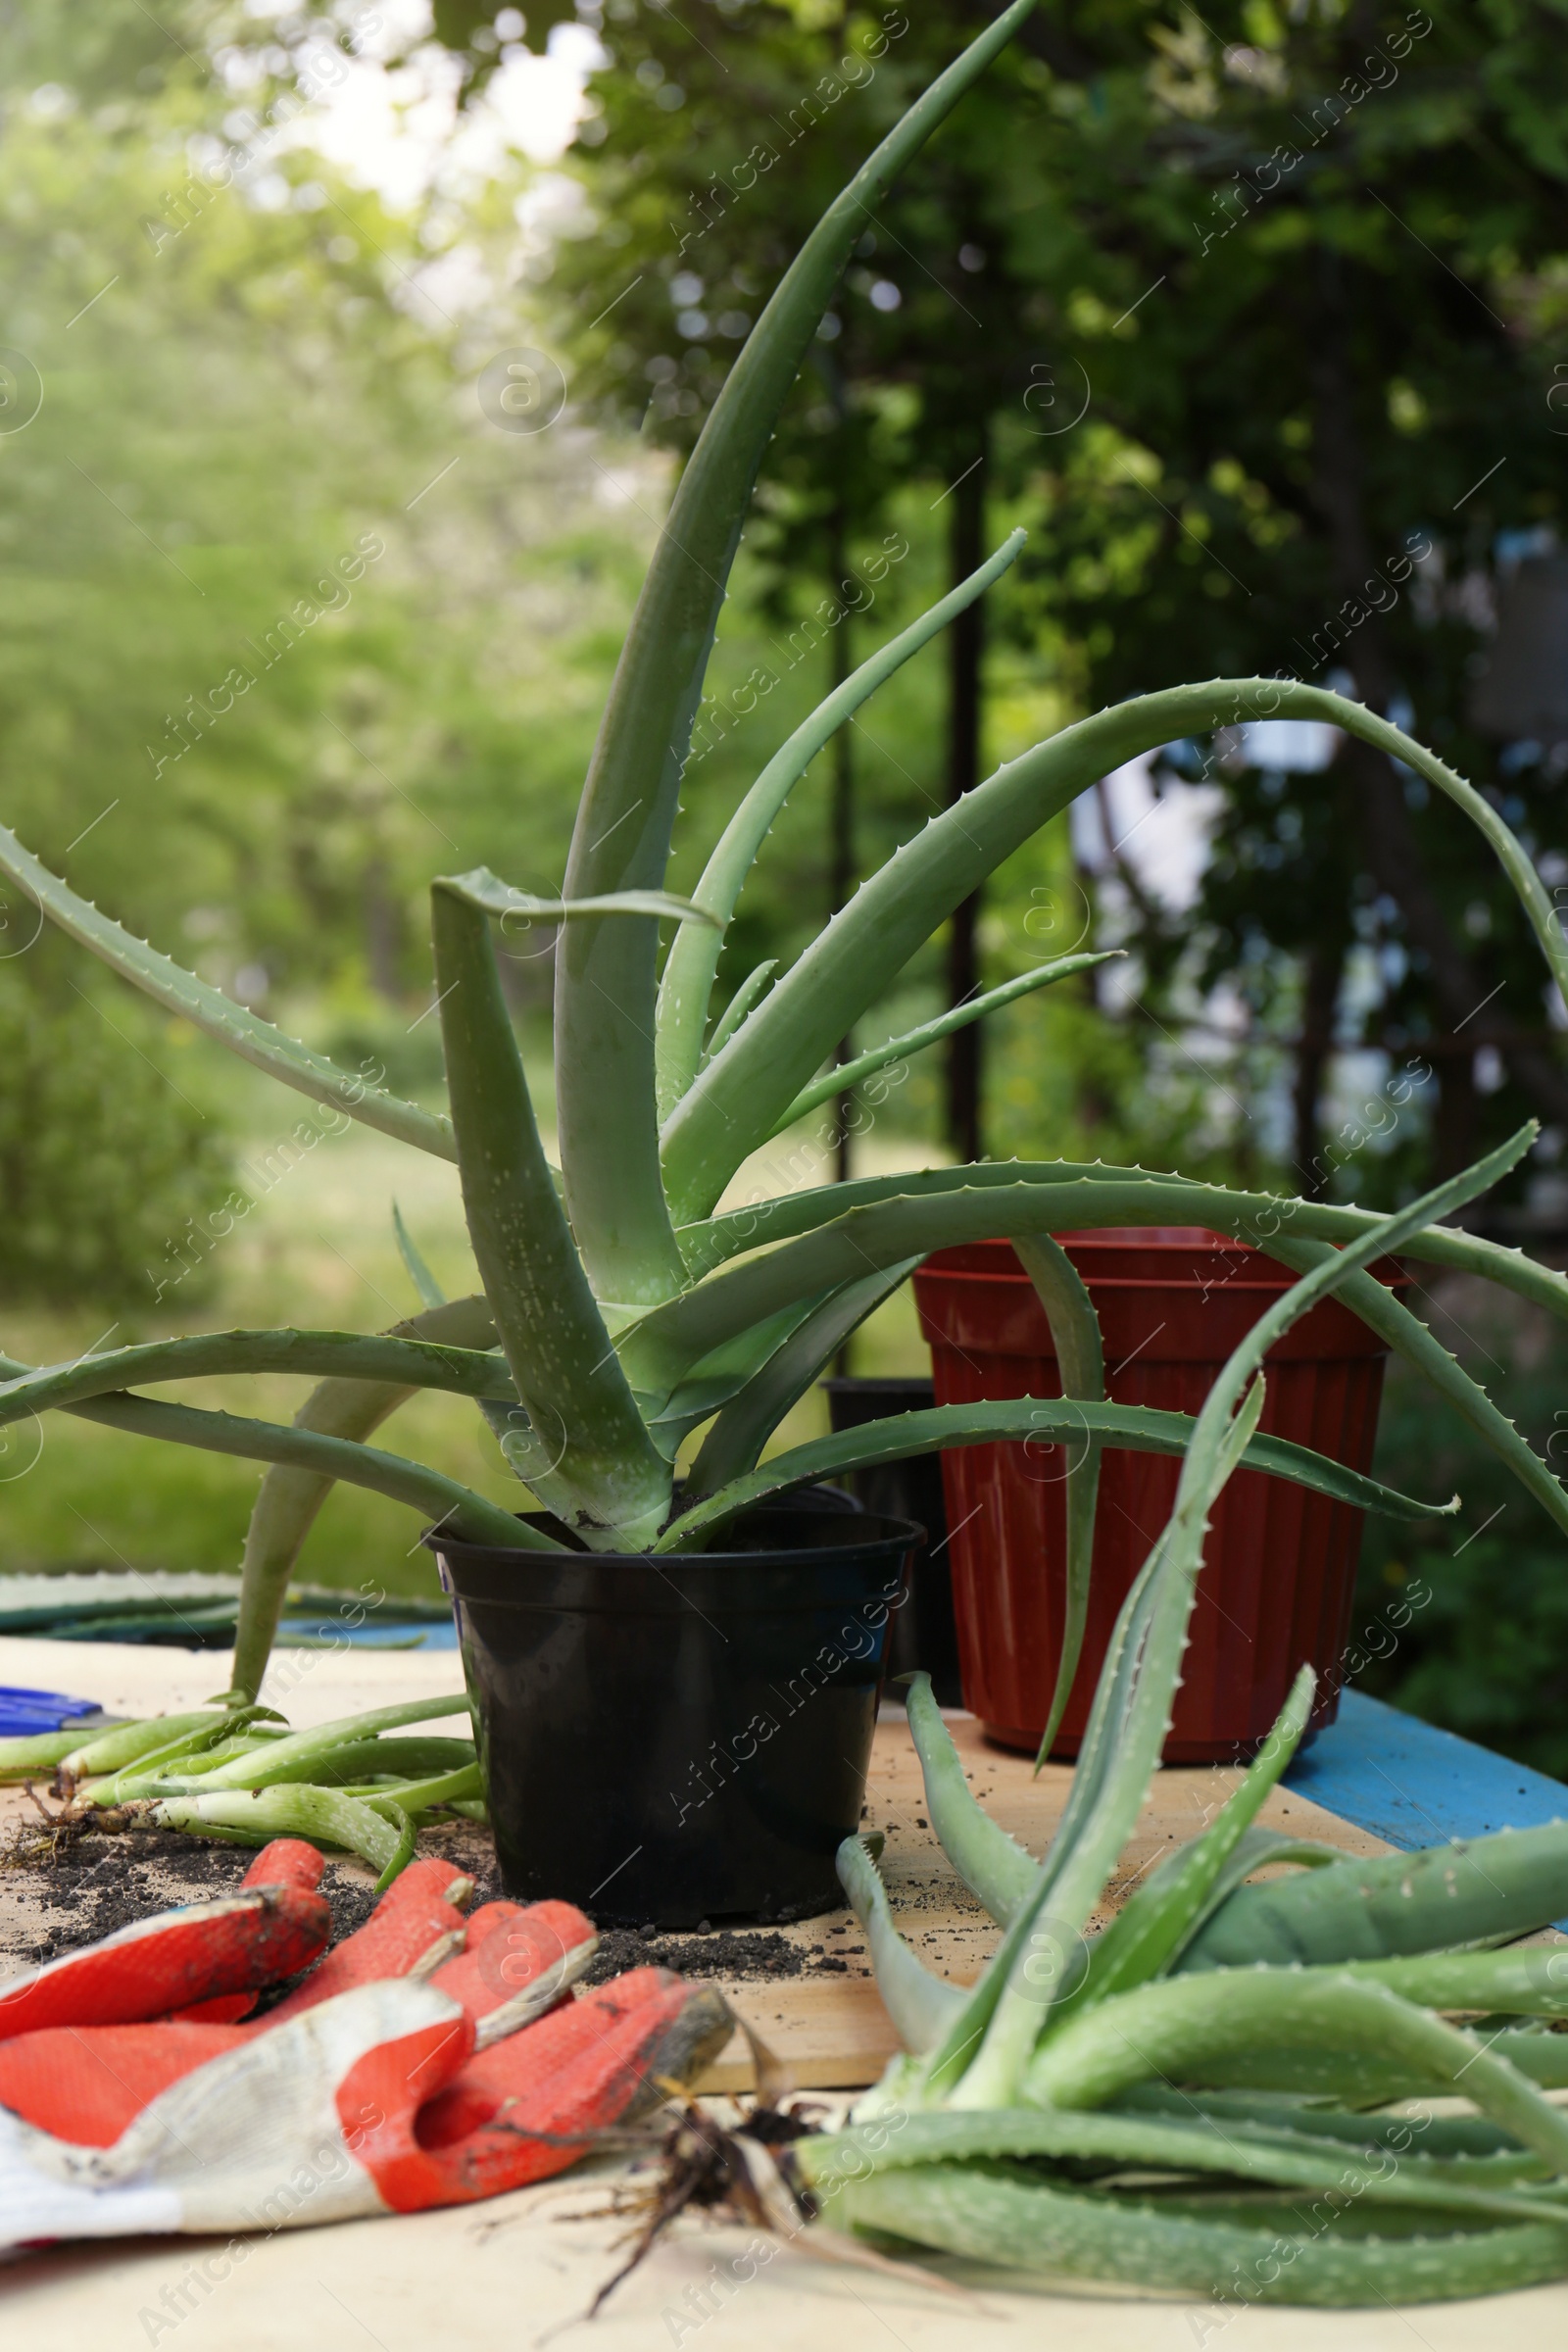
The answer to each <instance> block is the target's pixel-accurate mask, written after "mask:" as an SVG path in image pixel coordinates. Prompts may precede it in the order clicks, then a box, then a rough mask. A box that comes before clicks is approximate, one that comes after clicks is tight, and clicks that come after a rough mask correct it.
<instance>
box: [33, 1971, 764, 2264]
mask: <svg viewBox="0 0 1568 2352" xmlns="http://www.w3.org/2000/svg"><path fill="white" fill-rule="evenodd" d="M493 1934H494V1935H495V1936H496V1940H498V1941H499V1940H500V1933H499V1931H493ZM489 2014H490V2015H491V2016H492V2017H493V2016H494V2015H496V2014H497V2013H496V2012H495V2011H493V2010H492V2011H491V2012H490V2013H489ZM731 2022H732V2021H731V2020H730V2017H729V2014H728V2012H727V2011H726V2009H725V2008H724V2005H723V2003H722V2001H721V2000H720V1999H719V1997H718V1995H717V1994H716V1993H715V1992H713V1991H711V1989H707V1988H704V1987H700V1986H687V1985H682V1984H681V1983H680V1982H679V1981H678V1980H676V1979H674V1978H671V1977H667V1976H665V1975H663V1974H662V1972H661V1971H659V1970H655V1969H637V1970H634V1971H632V1972H631V1974H630V1975H628V1976H625V1977H622V1978H620V1979H618V1980H617V1981H616V1982H615V1983H614V1984H612V1985H601V1986H600V1987H599V1988H598V1989H597V1990H596V1991H594V1992H591V1993H587V1994H584V1995H583V1997H582V1998H581V1999H579V2000H573V2001H570V2002H568V2003H567V2004H565V2005H564V2006H563V2007H562V2008H559V2009H557V2010H555V2011H554V2012H552V2014H550V2015H549V2016H547V2017H544V2018H542V2019H540V2020H539V2021H538V2022H537V2023H535V2024H532V2025H529V2026H527V2027H525V2028H524V2029H523V2030H522V2031H521V2032H519V2033H517V2034H515V2035H514V2036H512V2037H511V2038H510V2039H507V2040H504V2041H500V2042H498V2043H496V2044H495V2045H494V2046H493V2047H492V2048H490V2049H487V2050H484V2051H478V2052H476V2051H475V2041H476V2036H477V2033H478V2032H479V2031H480V2029H478V2028H476V2027H475V2026H474V2024H473V2023H472V2021H471V2019H470V2018H469V2017H468V2016H467V2014H466V2012H465V2010H463V2009H462V2008H460V2007H459V2006H458V2004H457V2003H456V2002H455V2001H454V2000H452V1999H451V1998H450V1997H449V1996H448V1995H447V1994H446V1993H444V1992H443V1991H441V1990H440V1988H439V1987H438V1986H437V1985H435V1984H434V1983H433V1982H429V1983H427V1982H418V1981H417V1980H409V1979H403V1980H393V1981H383V1982H377V1983H372V1984H367V1985H356V1986H355V1987H354V1988H353V1989H352V1990H350V1991H347V1992H343V1993H340V1994H338V1995H337V1996H336V1997H335V1998H334V1999H331V2000H327V2001H322V2002H320V2003H319V2004H318V2005H317V2006H316V2007H315V2008H314V2009H310V2010H307V2011H305V2012H303V2013H302V2014H300V2015H299V2016H296V2017H294V2018H292V2019H290V2020H289V2021H288V2022H287V2023H286V2024H285V2025H282V2026H280V2027H278V2028H277V2029H276V2031H275V2032H255V2033H248V2034H247V2033H240V2034H238V2035H237V2037H236V2040H235V2043H234V2046H232V2047H230V2048H229V2049H227V2050H225V2051H224V2052H223V2053H222V2054H221V2056H218V2057H215V2058H214V2059H212V2060H211V2061H210V2062H209V2063H208V2064H207V2065H205V2066H201V2067H198V2068H196V2069H195V2070H194V2071H193V2072H191V2073H190V2074H188V2075H186V2076H185V2077H184V2078H183V2080H181V2081H179V2082H172V2083H171V2084H170V2085H169V2087H168V2088H167V2089H166V2090H164V2091H162V2092H161V2093H160V2094H159V2096H158V2097H156V2098H155V2099H153V2100H152V2101H151V2102H150V2103H149V2105H148V2106H147V2107H146V2108H145V2109H144V2110H143V2111H142V2113H141V2114H140V2115H139V2116H137V2117H136V2118H135V2119H134V2120H133V2121H132V2122H131V2124H130V2125H129V2126H128V2128H127V2129H126V2130H125V2131H124V2132H123V2134H122V2135H121V2137H120V2138H119V2139H118V2140H117V2141H116V2143H115V2144H114V2145H113V2146H112V2147H109V2148H103V2149H93V2150H88V2149H84V2148H72V2147H70V2146H68V2145H66V2144H65V2143H64V2142H62V2141H61V2140H59V2139H57V2138H52V2137H50V2136H49V2135H47V2134H45V2133H43V2132H37V2131H31V2130H29V2128H28V2127H27V2125H25V2123H22V2122H20V2121H19V2120H18V2119H17V2118H16V2117H15V2116H12V2115H8V2114H6V2113H5V2112H4V2111H0V2248H3V2247H6V2246H18V2245H27V2244H38V2243H40V2242H44V2241H47V2240H50V2239H56V2238H66V2237H89V2236H90V2237H108V2236H116V2235H135V2234H138V2233H140V2232H143V2231H147V2230H190V2231H209V2230H220V2231H223V2232H225V2233H227V2232H229V2231H233V2230H238V2229H281V2228H288V2227H299V2226H301V2225H305V2224H312V2223H318V2222H331V2221H343V2220H347V2219H350V2218H352V2217H354V2216H358V2215H369V2214H377V2213H387V2212H397V2213H409V2212H416V2211H419V2210H421V2209H423V2208H424V2207H427V2206H432V2205H450V2204H462V2203H466V2202H467V2201H469V2200H471V2199H473V2198H476V2197H483V2196H492V2195H495V2194H496V2193H497V2192H498V2191H499V2190H502V2189H508V2188H516V2187H520V2186H522V2185H523V2184H524V2183H526V2182H529V2181H534V2180H545V2179H547V2178H548V2177H549V2176H550V2175H552V2174H555V2173H559V2172H562V2171H564V2169H565V2167H566V2166H568V2165H569V2164H571V2163H572V2162H573V2161H574V2160H575V2159H576V2158H577V2157H578V2156H579V2155H581V2154H582V2153H583V2152H584V2151H585V2150H586V2149H587V2148H589V2147H591V2146H593V2145H594V2144H595V2141H596V2138H597V2136H598V2134H599V2133H601V2132H602V2131H604V2130H605V2129H606V2128H607V2127H608V2126H611V2125H613V2124H616V2123H620V2122H624V2121H626V2120H627V2119H628V2118H630V2117H632V2116H634V2115H635V2114H637V2113H638V2112H640V2111H641V2109H642V2108H643V2107H644V2106H646V2105H648V2104H650V2103H653V2102H657V2100H658V2099H660V2098H661V2097H662V2096H663V2095H664V2094H665V2092H666V2091H667V2090H668V2089H669V2087H670V2086H671V2083H672V2081H689V2080H691V2079H693V2078H694V2077H695V2076H696V2075H697V2074H698V2073H699V2071H700V2069H701V2066H702V2064H703V2062H704V2060H705V2058H706V2057H707V2056H708V2055H710V2054H711V2052H713V2051H715V2050H716V2049H717V2047H718V2046H719V2044H720V2043H721V2042H722V2041H723V2040H725V2039H727V2037H728V2034H729V2031H730V2026H731ZM196 2030H197V2029H192V2028H188V2027H173V2028H172V2029H165V2031H173V2032H175V2033H188V2032H192V2031H196ZM219 2030H220V2031H222V2029H219ZM229 2031H230V2032H232V2029H229Z"/></svg>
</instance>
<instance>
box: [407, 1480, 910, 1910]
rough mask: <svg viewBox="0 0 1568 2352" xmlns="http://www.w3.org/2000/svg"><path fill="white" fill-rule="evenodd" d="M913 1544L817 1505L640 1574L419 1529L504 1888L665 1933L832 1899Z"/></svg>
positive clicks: (853, 1514)
mask: <svg viewBox="0 0 1568 2352" xmlns="http://www.w3.org/2000/svg"><path fill="white" fill-rule="evenodd" d="M917 1535H918V1530H917V1529H915V1528H912V1527H907V1526H902V1525H899V1524H897V1523H895V1522H891V1521H888V1520H883V1519H875V1518H872V1517H870V1516H869V1515H868V1514H865V1513H861V1512H858V1511H856V1510H855V1509H854V1507H853V1505H850V1504H849V1503H848V1502H847V1500H846V1498H845V1497H843V1496H839V1495H810V1496H806V1497H802V1498H797V1499H796V1500H795V1501H793V1502H786V1503H783V1504H779V1505H775V1506H772V1507H767V1508H762V1509H760V1510H757V1511H753V1512H751V1513H749V1514H748V1515H747V1516H746V1517H744V1518H743V1519H741V1520H739V1521H738V1522H737V1523H736V1525H735V1527H734V1528H733V1529H731V1530H729V1531H728V1532H727V1533H726V1536H725V1537H724V1539H723V1541H724V1543H725V1544H726V1548H725V1549H724V1550H722V1551H719V1550H714V1551H708V1552H701V1553H684V1552H671V1553H665V1554H663V1555H662V1556H661V1557H660V1558H658V1559H654V1558H650V1557H645V1556H640V1555H633V1556H627V1555H625V1554H619V1553H604V1552H599V1553H589V1552H539V1551H512V1550H507V1549H503V1548H500V1547H498V1546H491V1545H487V1544H464V1543H459V1542H455V1541H454V1540H453V1539H452V1538H451V1537H450V1536H447V1535H445V1534H442V1533H439V1532H434V1533H431V1534H429V1535H427V1536H426V1538H425V1542H426V1543H427V1544H429V1546H430V1548H431V1550H432V1551H433V1552H434V1553H435V1556H436V1560H437V1562H438V1564H439V1566H440V1570H441V1580H442V1583H443V1584H444V1585H445V1586H446V1588H447V1590H448V1592H449V1593H452V1595H453V1599H454V1602H455V1606H456V1614H457V1621H458V1639H459V1642H460V1644H461V1646H462V1651H463V1664H464V1672H465V1675H466V1680H467V1685H468V1691H469V1694H470V1696H471V1697H472V1698H473V1700H474V1702H475V1706H476V1709H477V1712H478V1717H479V1748H480V1756H481V1760H482V1762H483V1764H484V1768H485V1775H486V1783H487V1788H488V1792H489V1806H490V1817H491V1822H492V1824H493V1827H494V1830H495V1839H496V1853H497V1858H498V1860H499V1862H500V1865H501V1874H502V1879H503V1881H504V1883H505V1886H506V1889H507V1892H508V1893H509V1894H512V1895H515V1896H516V1897H518V1898H519V1899H520V1900H522V1901H525V1902H531V1901H538V1900H540V1899H542V1898H544V1897H546V1896H559V1897H562V1898H564V1900H566V1901H568V1902H574V1903H577V1904H579V1905H580V1906H581V1907H582V1909H584V1910H585V1911H587V1912H588V1913H589V1915H590V1916H591V1917H592V1918H593V1919H595V1920H597V1921H598V1922H600V1923H601V1924H602V1925H614V1924H620V1925H628V1926H634V1927H640V1926H646V1925H648V1924H650V1923H651V1924H653V1925H656V1926H659V1927H663V1928H690V1927H695V1926H697V1925H698V1923H699V1922H700V1921H702V1920H714V1921H716V1920H719V1919H726V1918H728V1919H734V1918H737V1917H740V1918H748V1919H762V1920H777V1919H800V1918H805V1917H809V1915H810V1914H812V1913H814V1912H818V1911H826V1910H831V1909H833V1908H835V1907H836V1906H838V1905H839V1904H840V1903H842V1901H843V1899H844V1898H843V1895H842V1892H841V1891H840V1888H839V1883H838V1879H837V1876H836V1874H835V1872H834V1868H833V1857H834V1854H835V1852H836V1851H837V1849H838V1847H839V1845H840V1844H841V1843H842V1841H843V1839H844V1838H847V1837H848V1836H849V1835H850V1834H851V1832H852V1831H853V1830H855V1829H856V1828H857V1827H858V1824H859V1820H860V1811H861V1806H862V1805H863V1803H864V1798H865V1774H866V1767H867V1765H868V1763H869V1762H870V1756H871V1736H872V1733H873V1731H874V1730H875V1728H876V1712H877V1701H878V1697H879V1695H880V1690H881V1683H882V1675H883V1666H884V1656H885V1650H886V1643H887V1628H888V1622H889V1619H890V1616H892V1615H893V1614H895V1613H896V1611H897V1608H898V1604H899V1601H900V1599H901V1597H902V1595H903V1591H904V1583H905V1577H906V1574H907V1563H908V1558H909V1554H910V1551H911V1549H912V1547H913V1545H914V1543H915V1541H916V1538H917Z"/></svg>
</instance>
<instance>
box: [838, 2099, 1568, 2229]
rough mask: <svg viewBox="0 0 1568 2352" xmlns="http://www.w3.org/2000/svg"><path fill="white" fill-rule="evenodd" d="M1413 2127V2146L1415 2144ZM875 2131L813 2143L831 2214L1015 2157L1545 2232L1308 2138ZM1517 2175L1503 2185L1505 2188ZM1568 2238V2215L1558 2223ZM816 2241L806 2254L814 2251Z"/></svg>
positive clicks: (1006, 2118)
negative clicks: (899, 2184) (925, 2180)
mask: <svg viewBox="0 0 1568 2352" xmlns="http://www.w3.org/2000/svg"><path fill="white" fill-rule="evenodd" d="M1409 2135H1410V2134H1409V2130H1408V2127H1407V2128H1406V2133H1405V2136H1406V2137H1407V2138H1408V2137H1409ZM871 2137H872V2135H871V2134H870V2133H868V2132H867V2131H865V2130H863V2129H860V2130H856V2129H854V2128H853V2127H852V2129H851V2130H850V2131H846V2132H842V2133H839V2134H833V2135H829V2134H822V2135H814V2136H812V2137H811V2138H809V2140H807V2141H806V2142H804V2143H803V2145H802V2146H801V2148H800V2151H799V2154H798V2155H797V2157H796V2162H797V2164H798V2166H799V2169H800V2171H801V2173H802V2174H803V2176H804V2177H805V2179H806V2180H807V2181H808V2182H809V2185H810V2187H811V2188H812V2190H813V2192H814V2193H815V2195H816V2197H817V2200H818V2202H819V2203H820V2204H822V2205H823V2206H824V2207H825V2209H826V2210H827V2211H828V2212H831V2211H832V2204H831V2200H832V2198H833V2197H834V2195H835V2193H836V2191H837V2190H838V2188H839V2187H840V2186H841V2185H843V2186H847V2185H849V2184H851V2183H853V2182H854V2181H857V2180H865V2179H866V2178H867V2177H868V2176H871V2175H874V2174H877V2173H896V2174H899V2175H901V2176H902V2175H904V2174H906V2173H907V2171H908V2170H909V2169H910V2168H911V2167H913V2166H915V2165H921V2166H924V2165H928V2164H945V2163H948V2164H951V2163H963V2162H966V2161H967V2162H971V2163H973V2162H976V2161H979V2162H985V2161H988V2160H989V2161H991V2162H993V2163H995V2162H999V2161H1005V2160H1006V2159H1007V2158H1025V2159H1027V2158H1030V2157H1033V2158H1036V2159H1039V2158H1048V2159H1050V2158H1054V2159H1056V2160H1058V2161H1061V2160H1065V2161H1067V2162H1076V2163H1090V2164H1096V2165H1101V2166H1104V2167H1106V2168H1110V2169H1114V2170H1116V2171H1136V2172H1138V2173H1147V2172H1150V2171H1152V2169H1153V2168H1155V2167H1156V2166H1157V2167H1159V2168H1160V2169H1162V2170H1165V2171H1169V2172H1172V2173H1219V2174H1225V2175H1228V2176H1230V2177H1231V2178H1232V2179H1235V2180H1251V2181H1254V2182H1266V2181H1272V2182H1276V2183H1278V2184H1279V2185H1281V2186H1284V2187H1300V2188H1339V2189H1343V2190H1344V2191H1346V2192H1347V2194H1348V2195H1349V2196H1352V2197H1354V2198H1355V2199H1356V2200H1357V2201H1359V2200H1360V2199H1362V2198H1363V2197H1364V2198H1366V2199H1367V2200H1368V2201H1369V2202H1370V2203H1372V2204H1374V2205H1376V2204H1384V2203H1387V2204H1398V2203H1400V2202H1401V2201H1406V2194H1407V2192H1408V2194H1407V2201H1408V2203H1409V2204H1410V2205H1411V2206H1413V2207H1425V2208H1428V2209H1431V2208H1434V2207H1435V2208H1437V2209H1439V2210H1440V2211H1446V2212H1447V2213H1449V2214H1451V2215H1459V2214H1476V2215H1486V2216H1490V2217H1492V2218H1494V2219H1501V2220H1510V2221H1514V2222H1520V2221H1537V2220H1540V2219H1542V2218H1543V2207H1542V2205H1541V2203H1540V2201H1539V2200H1537V2199H1534V2198H1530V2197H1525V2196H1520V2195H1518V2194H1514V2193H1510V2191H1509V2189H1508V2188H1507V2186H1506V2185H1505V2184H1503V2183H1501V2182H1499V2183H1498V2184H1497V2185H1496V2186H1495V2187H1493V2188H1490V2189H1489V2188H1485V2187H1481V2186H1479V2185H1476V2184H1474V2183H1472V2182H1470V2181H1466V2180H1454V2179H1448V2178H1445V2177H1444V2175H1443V2173H1442V2172H1441V2170H1440V2169H1439V2165H1440V2163H1441V2160H1433V2159H1428V2158H1423V2157H1422V2156H1419V2155H1416V2156H1411V2155H1408V2154H1406V2155H1404V2156H1403V2160H1402V2161H1401V2162H1400V2163H1399V2164H1398V2165H1390V2164H1389V2163H1387V2161H1383V2162H1381V2163H1374V2162H1373V2156H1372V2151H1371V2150H1370V2149H1367V2150H1362V2151H1357V2152H1352V2151H1351V2150H1350V2149H1348V2148H1346V2147H1333V2146H1327V2145H1324V2144H1323V2143H1322V2142H1319V2143H1318V2144H1317V2145H1316V2146H1314V2145H1313V2143H1312V2141H1311V2140H1310V2139H1309V2138H1308V2137H1307V2136H1306V2135H1305V2134H1304V2133H1302V2134H1299V2135H1298V2136H1297V2137H1296V2138H1295V2139H1294V2140H1292V2139H1291V2138H1290V2136H1289V2135H1287V2134H1285V2133H1279V2134H1263V2133H1257V2132H1249V2131H1247V2130H1246V2129H1245V2128H1242V2129H1232V2130H1225V2129H1223V2128H1221V2127H1220V2126H1218V2125H1217V2124H1216V2123H1214V2122H1213V2121H1212V2120H1210V2119H1208V2118H1198V2117H1190V2118H1188V2119H1187V2120H1185V2121H1176V2120H1174V2119H1172V2120H1169V2121H1167V2120H1165V2119H1164V2118H1160V2119H1159V2120H1157V2121H1156V2119H1155V2118H1154V2117H1152V2116H1144V2115H1127V2114H1117V2115H1107V2114H1104V2113H1103V2112H1099V2113H1095V2112H1090V2113H1085V2112H1084V2111H1082V2110H1081V2109H1055V2110H1049V2109H1048V2110H1045V2111H1041V2110H1033V2111H1031V2110H1030V2109H1029V2108H1026V2107H1024V2108H1020V2107H1006V2108H1000V2109H992V2110H989V2111H982V2112H974V2111H972V2110H968V2111H965V2112H963V2113H960V2114H954V2113H946V2114H937V2115H910V2116H907V2117H906V2118H905V2119H904V2122H903V2123H902V2125H901V2127H900V2129H899V2130H898V2131H887V2130H884V2131H881V2132H879V2133H877V2134H876V2135H875V2137H876V2143H877V2144H876V2145H875V2146H872V2145H870V2144H868V2143H869V2141H870V2139H871ZM1505 2161H1506V2162H1507V2163H1508V2166H1509V2170H1510V2173H1513V2174H1514V2175H1515V2177H1522V2178H1524V2179H1526V2180H1529V2179H1539V2178H1540V2176H1541V2163H1540V2160H1539V2158H1536V2157H1534V2156H1527V2155H1523V2154H1521V2155H1520V2156H1519V2157H1517V2158H1512V2159H1506V2160H1505ZM1506 2178H1507V2176H1506V2175H1505V2176H1504V2180H1506ZM1560 2226H1561V2227H1563V2228H1568V2210H1565V2211H1563V2212H1562V2213H1561V2215H1560ZM810 2242H811V2241H810V2239H809V2237H808V2238H807V2240H806V2244H807V2246H808V2248H809V2245H810Z"/></svg>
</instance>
